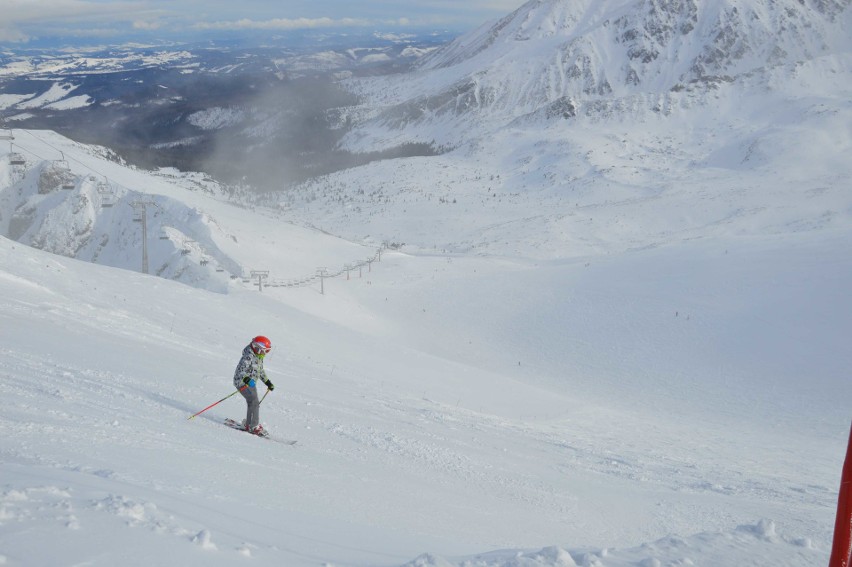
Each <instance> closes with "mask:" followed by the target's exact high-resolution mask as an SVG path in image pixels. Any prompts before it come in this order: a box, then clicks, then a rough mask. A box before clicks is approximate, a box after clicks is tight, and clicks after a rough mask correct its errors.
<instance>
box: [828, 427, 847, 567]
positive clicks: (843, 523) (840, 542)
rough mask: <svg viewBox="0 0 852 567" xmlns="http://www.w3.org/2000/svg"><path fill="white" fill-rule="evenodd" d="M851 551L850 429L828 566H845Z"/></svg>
mask: <svg viewBox="0 0 852 567" xmlns="http://www.w3.org/2000/svg"><path fill="white" fill-rule="evenodd" d="M850 552H852V429H850V431H849V445H848V447H846V461H845V462H844V463H843V476H841V478H840V495H839V496H838V497H837V519H836V520H835V522H834V544H833V545H832V547H831V559H829V560H828V567H847V566H848V565H849V560H850Z"/></svg>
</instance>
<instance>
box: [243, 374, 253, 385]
mask: <svg viewBox="0 0 852 567" xmlns="http://www.w3.org/2000/svg"><path fill="white" fill-rule="evenodd" d="M243 384H245V385H246V386H248V387H249V388H254V384H255V382H254V379H253V378H252V377H250V376H246V377H245V378H243Z"/></svg>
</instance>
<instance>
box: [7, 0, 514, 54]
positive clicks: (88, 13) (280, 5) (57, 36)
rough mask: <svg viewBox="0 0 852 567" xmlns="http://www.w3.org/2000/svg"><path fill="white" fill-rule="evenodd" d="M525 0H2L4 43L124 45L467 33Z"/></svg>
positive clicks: (9, 44) (13, 44)
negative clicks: (319, 33)
mask: <svg viewBox="0 0 852 567" xmlns="http://www.w3.org/2000/svg"><path fill="white" fill-rule="evenodd" d="M524 1H525V0H360V1H355V0H0V44H2V45H6V46H11V47H14V46H15V45H23V46H26V45H29V44H33V43H35V42H45V41H50V42H56V43H66V44H71V45H73V44H75V43H79V44H92V43H121V42H123V41H144V40H150V41H156V40H176V39H180V38H182V37H183V38H190V37H199V36H204V37H215V36H216V35H217V34H234V33H246V34H250V33H259V31H258V30H261V31H267V32H273V33H277V32H281V33H283V32H287V31H293V30H305V29H332V28H353V29H360V30H365V29H376V30H382V31H393V30H394V29H400V30H402V29H405V28H430V27H431V28H436V29H437V28H442V29H449V30H453V31H466V30H469V29H473V28H475V27H476V26H478V25H479V24H482V23H484V22H486V21H489V20H493V19H494V18H498V17H500V16H503V15H506V14H508V13H510V12H511V11H513V10H514V9H516V8H518V7H519V6H521V5H522V4H523V3H524Z"/></svg>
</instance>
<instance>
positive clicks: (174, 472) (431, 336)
mask: <svg viewBox="0 0 852 567" xmlns="http://www.w3.org/2000/svg"><path fill="white" fill-rule="evenodd" d="M37 135H38V136H39V139H41V140H42V141H41V142H39V141H38V140H36V139H32V140H31V141H27V140H26V137H25V134H23V133H21V132H16V141H20V142H21V144H22V147H24V148H26V149H29V150H38V152H36V153H41V152H47V149H48V147H47V146H45V145H44V144H45V143H49V144H50V145H51V146H54V147H57V148H58V147H61V148H63V150H64V151H65V154H66V156H67V157H68V161H69V164H71V165H72V166H73V167H78V168H79V167H82V166H81V164H84V163H85V164H88V165H89V167H94V168H96V169H98V170H100V169H106V168H107V167H111V169H110V170H109V171H108V173H109V176H110V179H111V183H112V184H113V185H115V186H120V187H125V188H126V190H127V191H141V190H142V188H144V189H145V190H149V191H152V193H150V194H148V195H149V196H150V197H153V198H156V199H158V200H159V199H161V198H163V197H165V196H166V195H168V197H169V199H173V200H176V202H175V203H174V204H168V205H165V206H164V208H165V209H166V210H167V211H170V214H173V215H176V214H177V213H176V211H179V208H177V207H178V206H179V205H178V202H185V203H187V204H190V205H191V206H192V207H194V208H196V209H197V210H198V211H200V212H201V214H202V215H204V214H206V215H209V216H210V218H215V219H216V222H217V224H218V225H219V226H220V227H221V230H223V231H224V232H227V233H230V234H234V235H235V236H236V240H237V241H238V242H240V243H242V242H248V243H259V242H268V241H270V240H280V241H283V242H287V244H288V246H287V249H286V250H280V249H279V247H277V246H260V254H259V255H257V256H256V255H255V254H257V252H258V251H257V250H256V249H255V248H256V247H255V246H247V247H246V246H235V247H234V248H233V249H231V250H229V254H231V256H232V257H233V258H234V261H235V262H240V263H241V264H246V265H256V264H257V263H258V260H259V258H264V259H265V260H266V263H267V266H269V267H275V266H299V265H301V266H303V267H304V268H305V269H308V266H311V268H313V264H317V261H313V262H312V259H313V258H315V257H318V256H321V255H330V257H337V258H341V260H339V262H340V263H343V259H344V258H346V257H347V254H350V256H354V252H353V251H354V250H356V249H357V246H355V247H354V248H353V247H352V246H353V245H352V244H348V243H346V242H345V241H337V240H335V239H331V238H329V237H327V236H325V235H324V234H322V233H319V232H316V231H311V230H307V231H306V230H305V229H300V228H299V227H298V226H296V225H287V224H282V223H281V222H280V220H279V221H273V222H275V227H276V228H272V227H271V225H269V226H267V225H266V224H265V222H266V221H265V220H264V219H265V218H266V216H265V215H270V220H272V219H274V217H275V215H273V214H272V213H271V212H269V211H267V212H266V213H264V214H258V213H260V212H261V211H260V210H257V211H254V212H252V211H250V210H247V209H241V208H235V207H233V206H232V205H229V204H227V203H226V202H223V201H221V200H220V199H219V198H217V197H215V195H211V194H210V193H209V192H206V191H199V190H198V189H192V187H193V185H191V184H190V183H189V182H188V181H187V179H184V178H181V177H178V176H175V177H171V175H172V174H170V173H169V172H162V173H161V174H160V175H158V176H152V175H151V174H148V173H145V172H141V171H137V170H132V169H127V168H123V167H122V166H120V165H118V164H111V163H108V162H106V161H99V160H97V159H96V156H97V152H95V151H91V150H90V149H88V148H86V147H85V146H78V145H76V144H73V143H70V142H68V141H63V139H62V138H61V137H59V136H57V135H55V134H50V133H47V132H40V133H37ZM113 180H114V181H113ZM77 190H80V187H78V189H77ZM75 191H76V190H75ZM58 195H59V196H60V197H61V196H62V195H63V194H62V193H60V194H58ZM141 195H143V193H139V194H138V195H137V197H136V198H139V197H140V196H141ZM161 202H163V201H161ZM3 211H4V212H3V215H4V218H5V217H6V215H7V213H8V211H9V209H8V208H4V209H3ZM110 214H116V213H110ZM63 222H67V221H63ZM174 225H177V227H179V229H181V228H182V225H180V224H179V223H176V222H173V223H172V226H174ZM846 226H847V225H845V224H844V225H843V226H842V227H840V226H838V227H833V228H823V229H822V230H811V231H807V232H804V233H801V232H792V233H790V232H788V233H784V234H765V235H753V236H741V235H736V234H729V235H727V237H722V236H717V237H714V238H708V239H699V240H687V241H683V242H680V241H678V240H677V239H673V240H671V241H670V242H668V243H666V244H664V245H660V246H657V247H654V248H648V249H645V250H638V251H637V250H633V251H621V252H619V251H616V250H615V249H613V251H612V252H611V253H609V254H604V255H599V256H595V257H592V256H586V257H576V258H564V259H559V258H554V259H550V260H544V259H525V258H523V257H521V256H517V257H508V256H505V257H502V258H501V257H494V256H477V255H469V254H461V253H453V254H441V253H435V252H430V251H428V250H425V249H424V250H423V251H418V249H417V247H413V248H412V250H411V251H410V252H408V253H406V252H404V250H405V248H407V247H404V248H403V252H398V251H392V250H386V251H385V253H384V254H383V255H382V257H381V261H380V262H374V263H372V264H371V265H370V269H369V271H368V270H367V269H366V267H365V268H364V269H363V270H362V271H361V274H360V277H359V274H358V272H357V271H355V272H354V273H352V274H350V278H349V279H346V277H345V275H342V276H339V277H337V278H333V279H327V280H326V281H325V282H324V291H325V294H324V295H321V294H320V293H319V289H318V284H317V283H314V284H313V285H311V286H308V287H300V288H267V289H265V290H264V291H263V293H258V292H257V291H256V290H253V289H251V287H250V286H245V287H244V286H243V285H241V284H240V283H239V282H237V283H236V284H233V283H232V284H229V285H228V286H226V288H224V289H227V293H215V292H212V291H207V290H205V289H203V287H204V285H203V284H199V285H201V287H190V286H187V285H184V284H181V283H178V282H173V281H168V280H166V279H163V278H157V277H154V276H146V275H143V274H139V273H135V272H133V271H130V270H128V269H116V268H115V267H111V266H109V265H106V266H105V265H97V264H91V263H84V262H79V261H77V260H73V259H69V258H63V257H60V256H55V255H52V254H49V253H46V252H44V251H40V250H35V249H32V248H30V247H27V246H23V245H21V244H19V243H16V242H13V241H10V240H7V239H2V240H0V266H2V271H0V274H2V276H0V286H2V289H3V293H2V298H0V318H1V319H2V323H0V344H2V347H0V360H2V365H0V382H2V383H3V390H4V391H5V392H8V393H9V395H7V396H6V397H5V398H4V402H3V412H2V418H0V428H2V439H3V441H2V445H0V451H2V456H3V458H2V464H0V467H2V469H3V472H2V479H3V480H2V483H0V554H2V555H3V557H4V558H5V561H6V564H10V565H15V564H28V565H48V564H55V563H56V562H57V561H60V560H61V561H63V562H68V563H74V564H76V563H84V562H88V563H90V564H93V565H112V564H116V563H122V564H130V565H133V564H137V565H148V564H163V563H166V564H171V563H176V562H179V563H184V564H191V565H192V564H198V565H200V564H206V565H207V564H212V565H219V564H221V565H232V564H234V563H237V562H240V561H244V560H246V559H250V560H251V561H252V562H254V563H256V564H258V565H267V564H268V565H282V564H285V565H296V566H299V565H323V564H328V565H377V566H378V565H418V566H419V565H423V566H445V565H452V566H461V565H477V566H479V565H482V566H488V567H498V566H499V567H504V566H505V567H508V566H516V565H536V566H547V567H554V566H562V565H573V564H576V565H603V566H606V567H610V566H615V567H620V566H628V565H629V566H636V565H667V564H672V565H674V564H679V565H689V564H696V565H699V564H741V563H743V562H746V561H751V562H755V564H766V565H769V564H783V565H803V566H804V565H813V564H819V563H825V561H826V558H827V555H828V550H829V546H830V534H831V525H832V520H833V509H834V504H835V503H836V497H837V491H836V489H837V475H838V474H839V470H840V464H841V462H842V458H843V455H842V451H843V447H844V443H845V435H846V433H847V431H848V417H849V415H848V404H847V403H846V400H848V399H849V396H850V394H852V391H850V389H851V388H850V383H849V381H848V380H847V379H846V369H848V367H849V364H850V363H852V360H850V354H849V352H848V349H847V348H845V343H844V341H843V337H846V336H849V333H850V331H852V329H850V322H849V318H848V317H846V316H844V313H846V312H848V301H849V300H848V294H847V293H846V291H847V290H848V289H849V285H850V283H852V262H850V260H849V255H848V253H847V251H848V244H849V237H848V234H849V232H848V229H847V228H846ZM112 230H114V231H116V232H120V229H115V228H113V229H112ZM282 231H284V232H282ZM287 232H289V236H285V233H287ZM113 234H115V232H114V233H113ZM519 234H520V235H521V236H522V235H523V233H519ZM226 241H227V239H225V240H223V241H222V242H226ZM299 241H301V244H297V243H298V242H299ZM232 242H233V241H232ZM136 245H137V246H138V244H136ZM222 245H223V246H224V244H222ZM300 250H301V251H300ZM341 252H342V253H341ZM115 254H116V258H114V259H112V260H110V259H109V255H108V254H107V252H106V251H104V252H102V254H101V256H100V257H99V259H98V261H99V262H102V263H106V264H110V263H114V264H120V262H119V260H120V259H121V257H122V256H121V254H124V253H121V254H120V253H119V252H115ZM356 257H357V256H356ZM127 262H128V265H126V266H119V267H124V268H130V269H131V270H132V269H136V266H137V264H136V263H135V262H136V260H135V259H133V258H130V256H128V260H127ZM284 269H285V268H278V270H280V271H284ZM286 269H295V268H289V267H288V268H286ZM258 333H263V334H266V335H268V336H270V337H271V338H272V340H273V343H274V345H275V346H276V348H275V352H274V353H273V355H271V356H270V358H269V359H268V360H267V367H268V369H269V371H270V377H271V378H272V380H273V381H274V382H275V383H276V386H277V388H276V390H275V392H273V393H272V394H270V395H269V396H268V397H267V399H266V400H265V401H264V405H263V407H262V412H261V417H262V421H263V422H264V423H265V424H266V427H267V428H268V429H270V430H271V431H272V432H273V434H274V435H278V436H280V437H282V438H296V439H298V440H299V443H298V444H297V445H296V446H295V447H288V446H286V445H281V444H277V443H271V442H269V441H265V440H262V439H255V438H252V437H249V436H247V435H245V434H242V433H239V432H234V431H231V430H229V429H227V428H225V427H223V426H222V425H221V424H220V423H218V422H220V421H221V420H223V419H224V418H225V417H235V418H241V417H242V412H243V411H244V405H243V402H242V400H241V399H239V398H236V397H234V398H230V399H228V400H226V401H225V402H223V403H222V404H220V405H218V406H216V407H214V408H213V409H211V410H209V411H208V412H206V413H204V414H202V415H201V416H199V417H198V418H196V419H194V420H192V421H187V417H188V416H189V415H192V414H193V413H195V412H196V411H198V410H200V409H201V408H203V407H205V406H207V405H209V404H210V403H212V402H214V401H216V400H218V399H220V398H222V397H223V396H225V395H227V394H229V393H230V392H231V391H232V390H231V386H230V378H231V373H232V371H233V366H234V365H235V364H236V361H237V359H238V357H239V353H240V350H241V348H242V347H243V346H244V344H245V343H246V342H247V340H248V339H249V338H250V337H252V336H254V335H256V334H258ZM47 540H49V541H52V542H54V543H53V544H52V545H51V546H44V545H41V544H40V542H43V541H47ZM104 542H108V543H104ZM498 550H505V551H498ZM60 558H61V559H60Z"/></svg>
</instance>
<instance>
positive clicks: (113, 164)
mask: <svg viewBox="0 0 852 567" xmlns="http://www.w3.org/2000/svg"><path fill="white" fill-rule="evenodd" d="M0 133H2V134H3V135H4V136H5V137H10V136H11V137H13V139H12V140H11V141H9V144H10V146H6V148H11V149H12V150H14V151H12V152H9V151H8V150H0V235H2V236H4V237H7V238H11V239H13V240H16V241H18V242H21V243H23V244H27V245H29V246H33V247H35V248H39V249H41V250H45V251H47V252H53V253H55V254H59V255H62V256H68V257H72V258H77V259H80V260H84V261H89V262H94V263H98V264H104V265H107V266H113V267H118V268H123V269H129V270H134V271H139V270H142V268H143V261H144V260H143V252H147V261H148V273H151V274H155V275H158V276H160V277H164V278H167V279H174V280H177V281H181V282H183V283H186V284H190V285H193V286H197V287H200V288H204V289H209V290H215V291H226V290H227V289H228V288H229V286H233V285H244V284H256V283H257V279H254V280H252V278H251V273H252V271H262V272H269V274H268V275H267V279H266V280H265V284H266V285H295V284H297V283H298V284H299V285H303V284H306V283H312V282H314V281H315V280H316V278H317V274H316V268H317V266H327V267H328V269H329V271H330V273H339V272H340V271H341V270H343V269H344V267H345V265H346V264H351V265H358V264H361V263H362V262H364V261H366V260H368V259H371V258H373V257H374V255H375V253H376V251H377V249H378V247H379V246H380V244H381V243H380V242H379V243H375V246H365V245H358V244H352V243H350V242H346V241H341V240H339V239H335V238H332V237H330V236H327V235H323V234H320V233H316V234H314V235H313V236H311V233H312V232H315V231H312V230H310V229H305V228H301V227H298V226H295V225H292V224H289V223H287V222H285V221H284V220H283V219H281V218H280V217H279V216H277V215H273V214H271V213H268V212H267V213H265V212H263V210H260V211H256V213H255V214H252V213H251V212H250V211H251V210H252V209H251V208H246V205H245V204H241V205H238V204H235V203H234V202H232V199H234V198H236V197H238V196H239V195H234V194H232V193H231V192H229V191H228V190H226V189H225V188H223V187H222V186H221V185H219V184H218V183H216V182H215V181H214V180H212V179H211V178H209V177H208V176H206V175H203V174H198V173H181V172H178V171H175V170H158V171H156V172H148V171H143V170H139V169H136V168H133V167H129V166H127V165H126V164H124V163H123V162H121V161H120V160H119V159H118V158H117V156H115V154H114V153H113V152H111V151H109V150H107V149H105V148H101V147H97V146H86V145H83V144H78V143H75V142H72V141H71V140H68V139H66V138H63V137H61V136H58V135H57V134H55V133H53V132H47V131H25V130H2V131H0ZM47 156H53V158H54V159H45V158H46V157H47ZM143 215H144V216H145V218H144V226H145V231H146V233H145V234H146V235H147V246H146V247H145V248H143V228H142V225H143V222H142V221H143V218H142V216H143ZM252 216H253V217H254V218H250V217H252ZM245 223H249V224H252V225H255V226H257V227H261V226H265V228H263V229H262V230H261V232H262V233H263V234H265V235H266V236H264V237H262V238H261V239H257V238H253V239H252V240H251V241H245V240H240V238H239V237H238V236H237V235H238V234H239V233H240V232H241V229H240V228H239V227H240V226H245ZM316 239H320V240H327V241H328V243H329V244H330V246H329V247H328V248H326V249H325V251H323V252H322V253H320V254H319V255H317V254H316V253H315V252H314V248H313V243H315V242H316ZM307 241H310V242H311V243H312V244H311V246H309V247H308V249H309V252H307V251H306V250H305V243H306V242H307ZM285 243H286V244H285Z"/></svg>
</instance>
